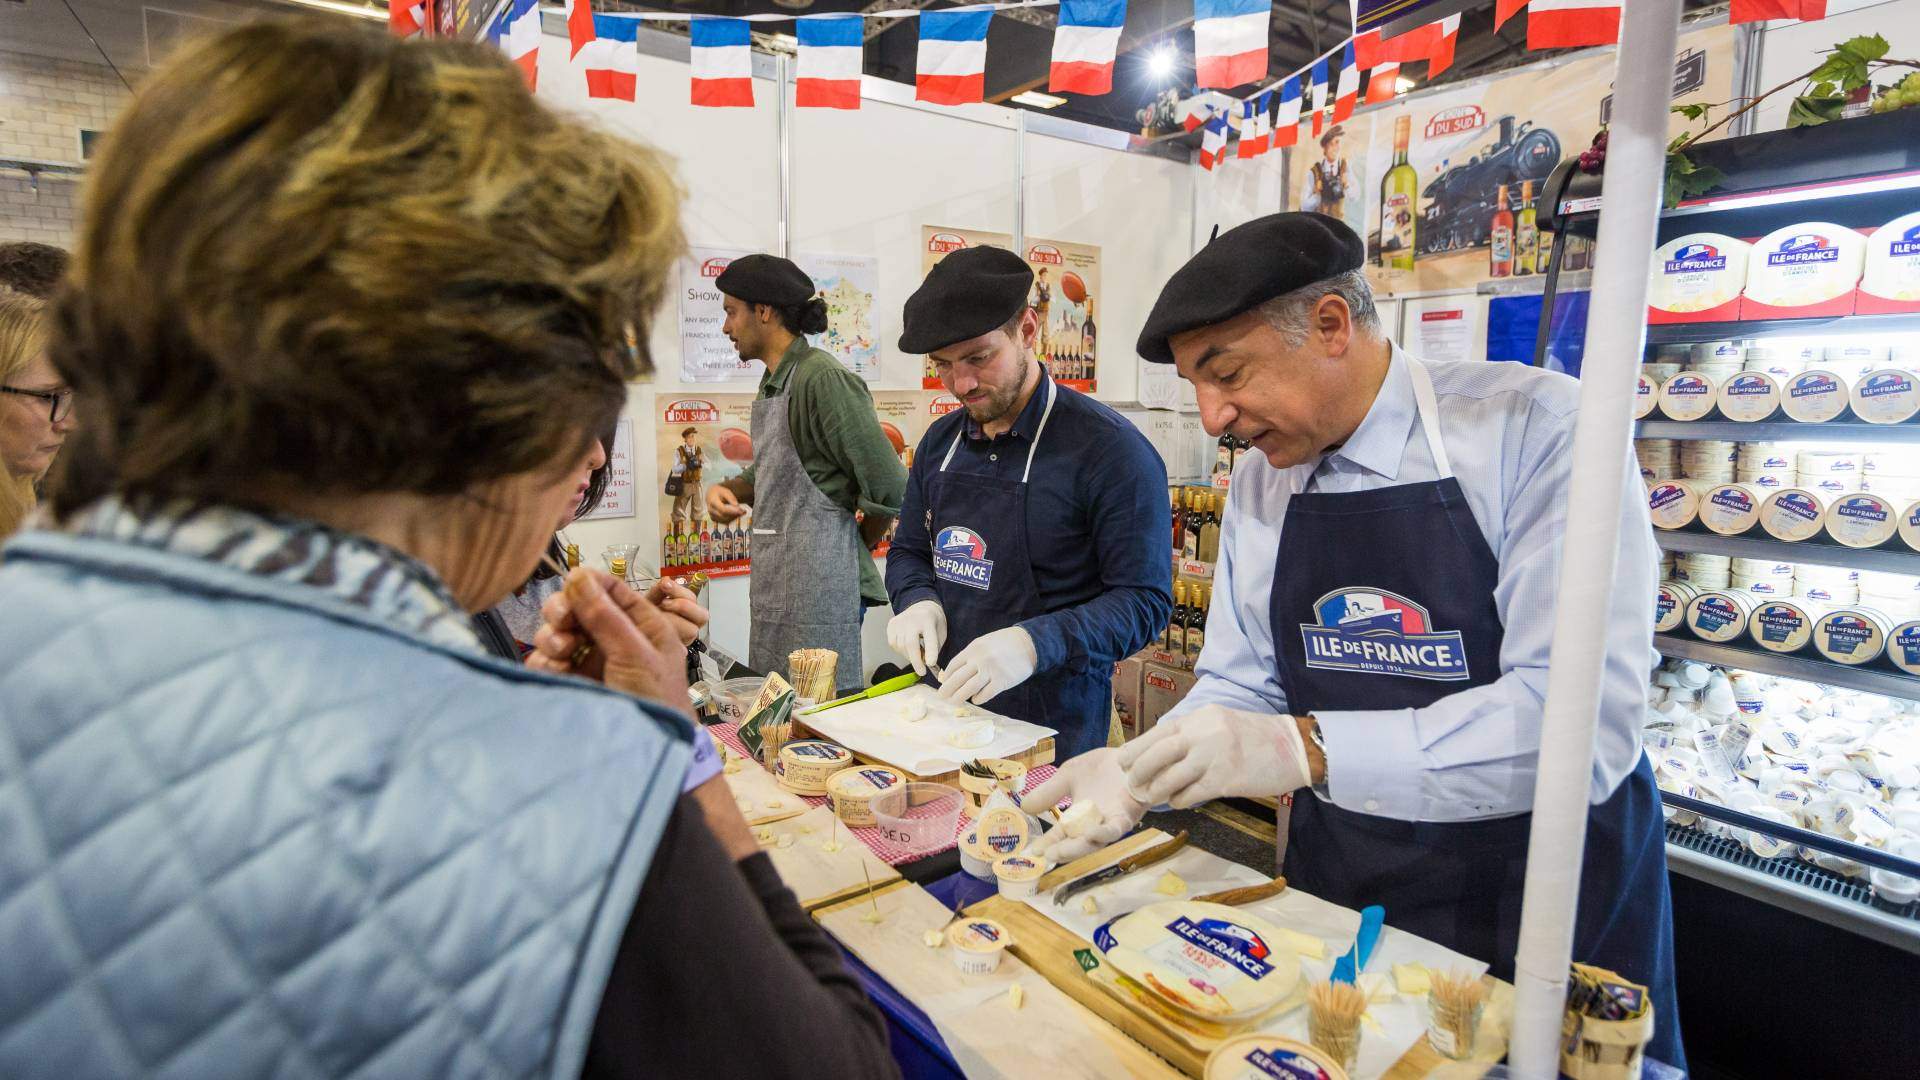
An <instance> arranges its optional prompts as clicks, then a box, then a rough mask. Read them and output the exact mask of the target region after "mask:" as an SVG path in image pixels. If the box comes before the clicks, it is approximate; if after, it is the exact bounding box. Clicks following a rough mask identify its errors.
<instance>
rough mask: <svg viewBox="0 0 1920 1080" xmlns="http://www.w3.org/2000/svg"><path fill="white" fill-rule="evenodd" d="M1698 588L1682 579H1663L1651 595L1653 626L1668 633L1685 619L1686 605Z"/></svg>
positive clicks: (1698, 593) (1678, 626)
mask: <svg viewBox="0 0 1920 1080" xmlns="http://www.w3.org/2000/svg"><path fill="white" fill-rule="evenodd" d="M1699 595H1700V590H1699V589H1696V588H1694V587H1693V586H1692V585H1689V584H1687V583H1686V582H1684V581H1663V582H1661V583H1660V588H1659V589H1658V590H1656V591H1655V592H1654V595H1653V628H1654V629H1655V630H1658V631H1660V632H1661V633H1663V634H1665V633H1669V632H1671V631H1674V630H1678V629H1679V628H1680V624H1681V623H1684V622H1686V621H1687V605H1688V604H1690V603H1692V602H1693V598H1694V597H1696V596H1699Z"/></svg>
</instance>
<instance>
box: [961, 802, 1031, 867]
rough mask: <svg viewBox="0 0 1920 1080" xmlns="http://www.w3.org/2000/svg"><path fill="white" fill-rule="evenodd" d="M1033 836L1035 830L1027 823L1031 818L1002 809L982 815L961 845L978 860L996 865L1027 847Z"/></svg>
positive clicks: (962, 839) (968, 831) (1008, 807)
mask: <svg viewBox="0 0 1920 1080" xmlns="http://www.w3.org/2000/svg"><path fill="white" fill-rule="evenodd" d="M1032 836H1033V827H1032V825H1030V824H1029V823H1028V821H1027V815H1025V814H1023V813H1021V812H1020V811H1019V810H1016V809H1014V808H1013V807H1010V806H1001V807H997V808H995V809H992V810H989V811H987V812H986V813H984V814H981V815H980V820H978V821H976V822H974V823H973V827H972V828H970V829H968V830H967V834H966V835H965V836H963V837H961V839H960V846H961V847H962V848H963V849H965V852H966V853H967V854H969V855H971V856H973V857H974V858H976V859H978V860H980V861H981V862H983V863H986V864H987V865H988V866H989V867H991V866H992V864H993V863H994V861H995V860H997V859H999V858H1000V857H1001V856H1003V855H1012V854H1013V853H1014V852H1016V851H1019V850H1020V849H1022V848H1024V847H1026V846H1027V841H1028V840H1029V839H1031V838H1032Z"/></svg>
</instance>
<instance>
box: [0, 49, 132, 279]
mask: <svg viewBox="0 0 1920 1080" xmlns="http://www.w3.org/2000/svg"><path fill="white" fill-rule="evenodd" d="M126 97H127V92H126V88H125V87H124V86H122V85H121V84H120V80H119V79H118V78H116V77H115V76H114V74H113V71H112V69H110V68H108V67H106V66H105V65H103V64H85V63H79V62H77V61H73V60H52V59H48V58H46V57H41V56H32V55H29V54H27V53H18V52H6V51H4V50H0V158H31V159H34V160H38V161H62V162H74V161H78V160H79V159H80V129H82V128H86V129H88V130H91V131H105V130H106V129H107V126H108V125H109V124H110V123H112V121H113V117H114V114H115V113H117V112H118V111H119V110H120V106H121V105H122V104H123V103H124V102H125V101H126ZM78 196H79V184H78V183H77V182H75V181H73V180H71V179H61V178H57V177H51V176H45V175H43V176H41V177H40V182H39V184H38V190H35V185H34V184H33V183H32V182H31V181H30V180H29V178H28V177H26V176H25V175H23V174H21V173H19V172H17V171H14V170H11V169H0V241H4V240H39V241H42V242H45V243H49V244H60V245H62V246H66V245H69V244H71V243H72V239H73V218H74V207H75V205H76V203H77V201H78Z"/></svg>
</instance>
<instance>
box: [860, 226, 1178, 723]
mask: <svg viewBox="0 0 1920 1080" xmlns="http://www.w3.org/2000/svg"><path fill="white" fill-rule="evenodd" d="M1032 281H1033V273H1032V271H1031V270H1030V269H1029V268H1028V267H1027V264H1026V263H1025V261H1024V260H1022V259H1021V258H1020V257H1019V256H1018V255H1015V254H1014V253H1013V252H1011V251H1007V250H1005V249H1003V248H992V247H985V248H967V249H963V250H960V251H956V252H954V253H953V254H951V255H948V256H947V257H946V258H945V259H943V260H942V261H941V262H939V263H938V264H936V265H935V266H934V268H933V270H932V272H930V273H929V274H928V275H927V279H926V281H925V282H924V283H922V284H921V286H920V288H919V289H918V290H917V291H916V292H915V293H914V294H913V296H912V297H911V298H910V299H909V300H908V301H907V305H906V311H905V316H904V319H903V323H904V327H903V331H902V333H901V337H900V349H901V351H902V352H907V353H920V354H927V355H930V356H931V357H932V360H933V367H934V369H935V370H936V371H938V372H939V374H940V377H941V380H942V381H943V382H944V383H945V384H946V387H947V390H948V391H949V392H950V393H952V394H953V395H954V397H956V398H958V399H960V402H961V404H962V405H964V406H965V409H964V411H961V412H956V413H953V414H951V415H949V416H946V417H943V418H941V419H940V420H938V421H936V422H935V423H934V424H933V426H932V427H930V428H929V429H928V430H927V434H926V437H925V438H923V439H922V440H921V441H920V447H919V450H918V451H917V452H916V453H915V455H914V460H913V468H912V470H910V471H909V472H908V474H907V494H906V498H905V500H904V501H903V503H902V504H901V508H900V524H899V526H898V528H897V529H896V531H895V532H894V539H893V547H892V549H891V551H889V553H888V555H887V594H888V597H889V599H890V600H891V601H892V604H893V610H894V611H895V613H896V614H895V615H894V617H893V619H892V620H891V621H889V623H888V624H887V641H888V644H890V645H892V646H893V647H894V648H895V649H896V650H898V651H899V652H901V653H902V654H904V655H905V656H906V657H907V658H908V659H909V660H910V661H912V663H913V666H914V670H916V671H919V672H921V673H922V674H925V673H927V672H928V671H932V672H934V673H936V674H937V675H938V676H939V678H940V680H941V687H940V692H941V694H942V695H944V696H946V697H949V698H953V699H955V700H963V701H971V702H978V703H983V704H988V705H991V707H992V708H993V710H994V711H995V712H998V713H1001V714H1003V715H1006V716H1012V717H1015V718H1018V719H1021V720H1027V721H1030V722H1032V723H1036V724H1040V725H1043V726H1045V727H1050V728H1053V729H1054V730H1056V731H1058V732H1059V736H1058V738H1057V739H1056V741H1055V746H1054V752H1055V755H1056V756H1057V757H1058V758H1059V759H1061V760H1065V759H1067V758H1071V757H1073V756H1075V755H1078V754H1080V753H1083V752H1085V751H1087V750H1091V749H1095V748H1097V747H1102V746H1105V745H1106V742H1107V704H1108V701H1109V699H1110V697H1111V694H1112V678H1113V664H1114V661H1116V660H1119V659H1121V658H1123V657H1126V656H1129V655H1131V654H1132V653H1134V652H1136V651H1138V650H1139V649H1141V648H1143V647H1145V646H1146V645H1147V643H1148V642H1150V641H1152V640H1153V638H1154V636H1155V635H1156V634H1157V633H1158V632H1159V630H1160V628H1161V627H1163V626H1165V625H1166V622H1167V617H1168V615H1169V614H1170V613H1171V612H1172V609H1173V603H1172V598H1171V595H1170V591H1171V588H1172V577H1173V571H1172V560H1171V558H1170V557H1169V555H1168V552H1167V541H1166V538H1167V535H1168V531H1169V528H1170V521H1169V519H1168V507H1167V494H1166V492H1167V471H1166V467H1165V466H1164V465H1163V464H1162V463H1161V461H1160V458H1159V455H1157V454H1155V453H1154V451H1153V448H1152V446H1151V445H1149V444H1148V443H1147V440H1146V439H1145V437H1143V436H1142V435H1141V434H1140V433H1139V432H1138V431H1136V430H1135V429H1134V427H1133V425H1132V424H1129V423H1128V422H1127V421H1126V419H1125V418H1123V417H1121V416H1120V415H1119V414H1118V413H1116V412H1114V411H1113V410H1112V409H1109V408H1107V407H1106V406H1105V405H1102V404H1100V403H1099V402H1097V401H1094V400H1093V399H1092V398H1089V397H1086V396H1084V395H1082V394H1079V393H1076V392H1074V391H1073V390H1069V389H1067V388H1066V387H1063V386H1061V385H1059V384H1058V383H1056V382H1054V381H1053V379H1052V378H1051V377H1049V376H1048V374H1047V373H1046V371H1045V370H1044V369H1043V368H1042V366H1041V364H1040V362H1039V360H1038V359H1037V358H1036V357H1035V355H1034V343H1035V339H1036V336H1037V335H1038V333H1039V320H1038V319H1037V318H1036V317H1035V314H1034V312H1033V310H1032V309H1031V308H1029V307H1028V306H1027V296H1028V291H1029V288H1030V286H1031V284H1032Z"/></svg>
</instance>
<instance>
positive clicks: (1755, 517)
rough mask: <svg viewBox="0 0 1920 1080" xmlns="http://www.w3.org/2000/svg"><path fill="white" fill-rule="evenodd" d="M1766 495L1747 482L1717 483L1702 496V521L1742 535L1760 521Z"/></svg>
mask: <svg viewBox="0 0 1920 1080" xmlns="http://www.w3.org/2000/svg"><path fill="white" fill-rule="evenodd" d="M1763 498H1764V497H1763V496H1762V495H1760V494H1759V493H1757V492H1755V491H1754V490H1753V489H1752V488H1750V487H1748V486H1746V485H1745V484H1717V485H1715V486H1714V487H1711V488H1708V489H1707V493H1706V494H1705V495H1702V496H1701V497H1700V502H1699V514H1700V524H1702V525H1705V526H1706V527H1707V528H1708V529H1709V530H1711V531H1713V532H1716V533H1719V534H1720V535H1721V536H1738V535H1740V534H1741V533H1743V532H1746V531H1747V530H1749V529H1751V528H1753V527H1754V525H1756V524H1758V523H1759V521H1760V504H1761V502H1762V501H1763ZM1888 520H1889V522H1891V520H1892V519H1891V517H1889V519H1888Z"/></svg>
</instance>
